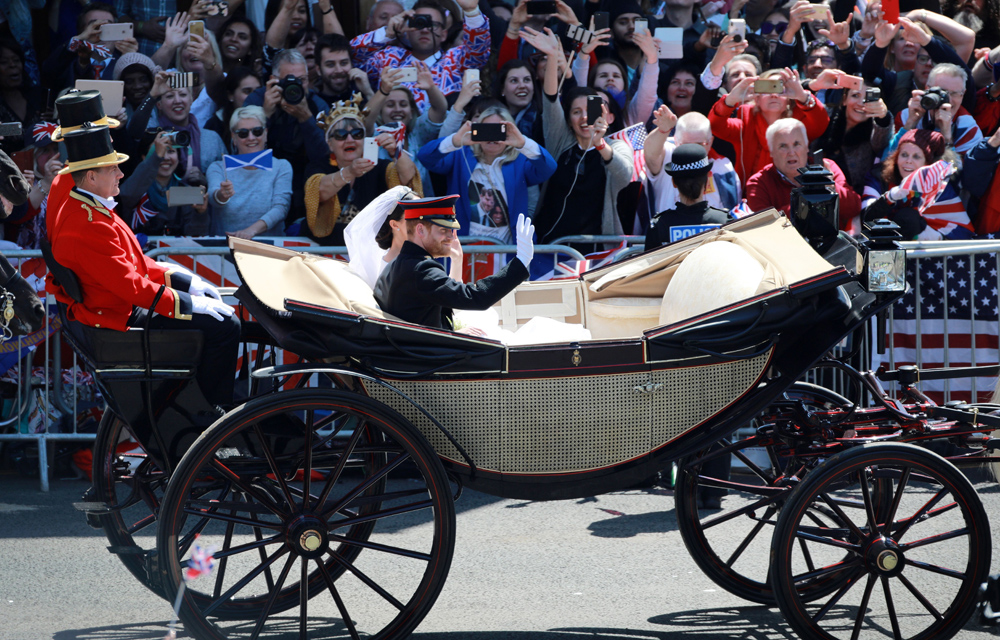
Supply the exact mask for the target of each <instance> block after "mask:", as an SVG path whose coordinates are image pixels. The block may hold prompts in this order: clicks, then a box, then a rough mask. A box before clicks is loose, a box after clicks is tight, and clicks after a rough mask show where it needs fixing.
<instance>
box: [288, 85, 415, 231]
mask: <svg viewBox="0 0 1000 640" xmlns="http://www.w3.org/2000/svg"><path fill="white" fill-rule="evenodd" d="M360 101H361V96H360V95H359V94H355V95H354V99H353V100H350V101H340V102H337V103H334V105H333V106H332V107H330V111H329V112H328V113H327V114H325V115H324V116H322V118H323V122H321V124H320V126H321V127H324V126H325V128H326V140H327V144H328V145H329V147H330V156H329V159H324V160H322V161H313V162H311V163H310V164H309V166H307V167H306V175H307V176H309V178H308V179H306V185H305V204H306V223H307V227H306V229H305V231H306V233H305V235H307V236H309V237H310V238H312V239H313V240H315V241H316V242H318V243H320V244H322V245H326V246H331V245H332V246H341V245H343V244H344V229H345V228H346V227H347V225H348V223H349V222H350V221H351V220H353V219H354V217H355V216H356V215H357V214H358V212H360V211H361V210H362V209H364V208H365V207H366V206H368V204H369V203H370V202H371V201H372V200H374V199H375V197H376V196H378V195H379V194H380V193H384V192H386V191H388V190H389V188H391V187H396V186H399V185H405V186H408V187H410V188H411V189H413V190H414V191H415V192H417V194H418V195H421V196H422V194H423V187H422V183H421V181H420V174H419V173H418V172H417V167H416V165H414V163H413V160H412V159H411V158H410V156H409V154H407V153H404V152H403V151H402V149H399V148H398V145H397V143H396V138H395V136H394V135H393V134H392V133H382V134H379V135H378V136H377V137H376V138H375V141H376V143H377V144H378V145H379V147H381V148H382V149H384V150H385V151H386V152H387V153H388V155H389V157H390V158H395V159H393V160H390V159H380V160H379V161H378V162H377V163H375V162H372V161H370V160H366V159H365V157H364V150H365V125H364V122H363V116H362V115H361V111H360V108H359V106H358V105H359V104H360ZM397 152H398V153H397Z"/></svg>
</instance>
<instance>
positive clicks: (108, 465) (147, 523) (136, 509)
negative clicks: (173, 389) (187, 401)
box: [88, 409, 167, 594]
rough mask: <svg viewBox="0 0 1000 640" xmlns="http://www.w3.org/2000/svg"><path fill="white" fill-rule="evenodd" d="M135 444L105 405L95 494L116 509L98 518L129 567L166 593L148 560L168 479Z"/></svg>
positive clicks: (95, 468)
mask: <svg viewBox="0 0 1000 640" xmlns="http://www.w3.org/2000/svg"><path fill="white" fill-rule="evenodd" d="M132 443H134V440H132V439H131V438H130V437H129V431H128V429H126V426H125V423H124V422H123V421H122V420H121V419H120V418H119V417H118V416H116V415H114V413H113V412H112V411H111V410H110V409H106V410H105V411H104V416H103V417H102V418H101V425H100V427H99V428H98V429H97V437H96V438H95V439H94V462H93V467H92V476H93V478H92V480H93V487H94V489H93V496H92V497H93V499H94V500H95V501H96V502H100V503H104V504H108V505H114V506H115V507H116V508H117V509H116V510H115V511H114V512H112V513H109V514H103V515H98V516H95V517H96V518H97V519H98V521H99V522H100V525H101V527H103V529H104V534H105V535H106V536H107V538H108V542H110V543H111V546H110V550H111V551H112V552H113V553H114V554H115V555H117V556H118V559H119V560H121V561H122V564H124V565H125V568H126V569H128V570H129V572H130V573H131V574H132V575H134V576H135V577H136V578H138V580H139V582H141V583H143V584H144V585H146V586H147V587H148V588H149V589H151V590H152V591H153V592H154V593H157V594H162V591H161V589H160V582H159V577H158V576H150V575H149V571H148V568H147V562H146V558H147V556H148V554H149V553H150V551H151V550H152V549H154V548H155V546H156V512H157V511H158V510H159V505H160V500H161V498H162V497H163V492H164V490H165V489H166V486H167V477H166V474H164V473H163V472H162V471H160V469H159V468H158V467H157V466H156V464H154V463H153V461H152V460H151V459H149V458H148V457H147V456H146V454H145V453H144V452H143V451H142V450H141V449H139V448H138V446H136V447H132V446H130V444H132ZM88 518H89V516H88Z"/></svg>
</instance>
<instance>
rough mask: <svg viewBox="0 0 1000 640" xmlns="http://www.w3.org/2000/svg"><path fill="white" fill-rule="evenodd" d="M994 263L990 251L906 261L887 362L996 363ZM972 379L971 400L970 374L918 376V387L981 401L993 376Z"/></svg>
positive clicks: (943, 396)
mask: <svg viewBox="0 0 1000 640" xmlns="http://www.w3.org/2000/svg"><path fill="white" fill-rule="evenodd" d="M992 237H993V236H992V234H991V235H990V236H989V239H992ZM980 239H986V238H980ZM997 266H998V265H997V257H996V254H993V253H982V254H975V255H968V256H955V257H950V258H924V259H920V260H910V261H908V263H907V273H906V279H907V284H908V289H907V292H906V295H904V296H903V297H902V298H900V299H899V300H898V301H897V302H896V304H895V305H894V306H893V309H892V314H893V315H892V324H891V332H890V335H889V341H888V344H890V345H891V346H892V356H893V361H892V363H891V364H892V366H894V367H899V366H900V365H903V364H915V365H917V366H919V367H923V368H934V367H963V366H972V365H991V364H997V360H998V357H997V356H998V353H997V349H998V347H1000V340H998V330H997V327H998V322H997V321H998V315H997ZM974 380H975V390H976V395H977V398H976V399H975V400H974V399H973V398H972V389H973V386H972V385H973V379H972V378H958V379H955V380H941V381H928V382H923V383H921V384H920V389H921V390H922V391H923V392H924V393H927V394H928V395H929V396H930V397H931V398H933V399H934V400H935V401H936V402H943V401H945V400H965V401H978V402H987V401H988V400H989V396H990V394H991V392H992V390H993V385H994V383H995V379H994V378H991V377H988V378H975V379H974Z"/></svg>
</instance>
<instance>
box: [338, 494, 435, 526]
mask: <svg viewBox="0 0 1000 640" xmlns="http://www.w3.org/2000/svg"><path fill="white" fill-rule="evenodd" d="M433 507H434V501H433V500H424V501H423V502H413V503H410V504H407V505H403V506H401V507H395V508H393V509H385V510H384V511H376V512H374V513H366V514H364V515H361V516H356V517H354V518H344V519H343V520H335V521H333V522H331V523H329V525H330V526H329V530H330V531H333V530H334V529H339V528H341V527H349V526H351V525H355V524H361V523H362V522H371V521H372V520H378V519H380V518H388V517H390V516H398V515H402V514H404V513H411V512H413V511H420V510H421V509H430V508H433Z"/></svg>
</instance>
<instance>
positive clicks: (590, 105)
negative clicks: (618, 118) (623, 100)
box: [587, 96, 604, 126]
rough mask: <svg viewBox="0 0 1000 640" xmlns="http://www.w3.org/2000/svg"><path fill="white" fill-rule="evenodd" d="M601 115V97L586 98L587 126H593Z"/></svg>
mask: <svg viewBox="0 0 1000 640" xmlns="http://www.w3.org/2000/svg"><path fill="white" fill-rule="evenodd" d="M602 115H604V99H603V98H601V96H587V124H589V125H590V126H594V123H595V122H597V119H598V118H600V117H601V116H602Z"/></svg>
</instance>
